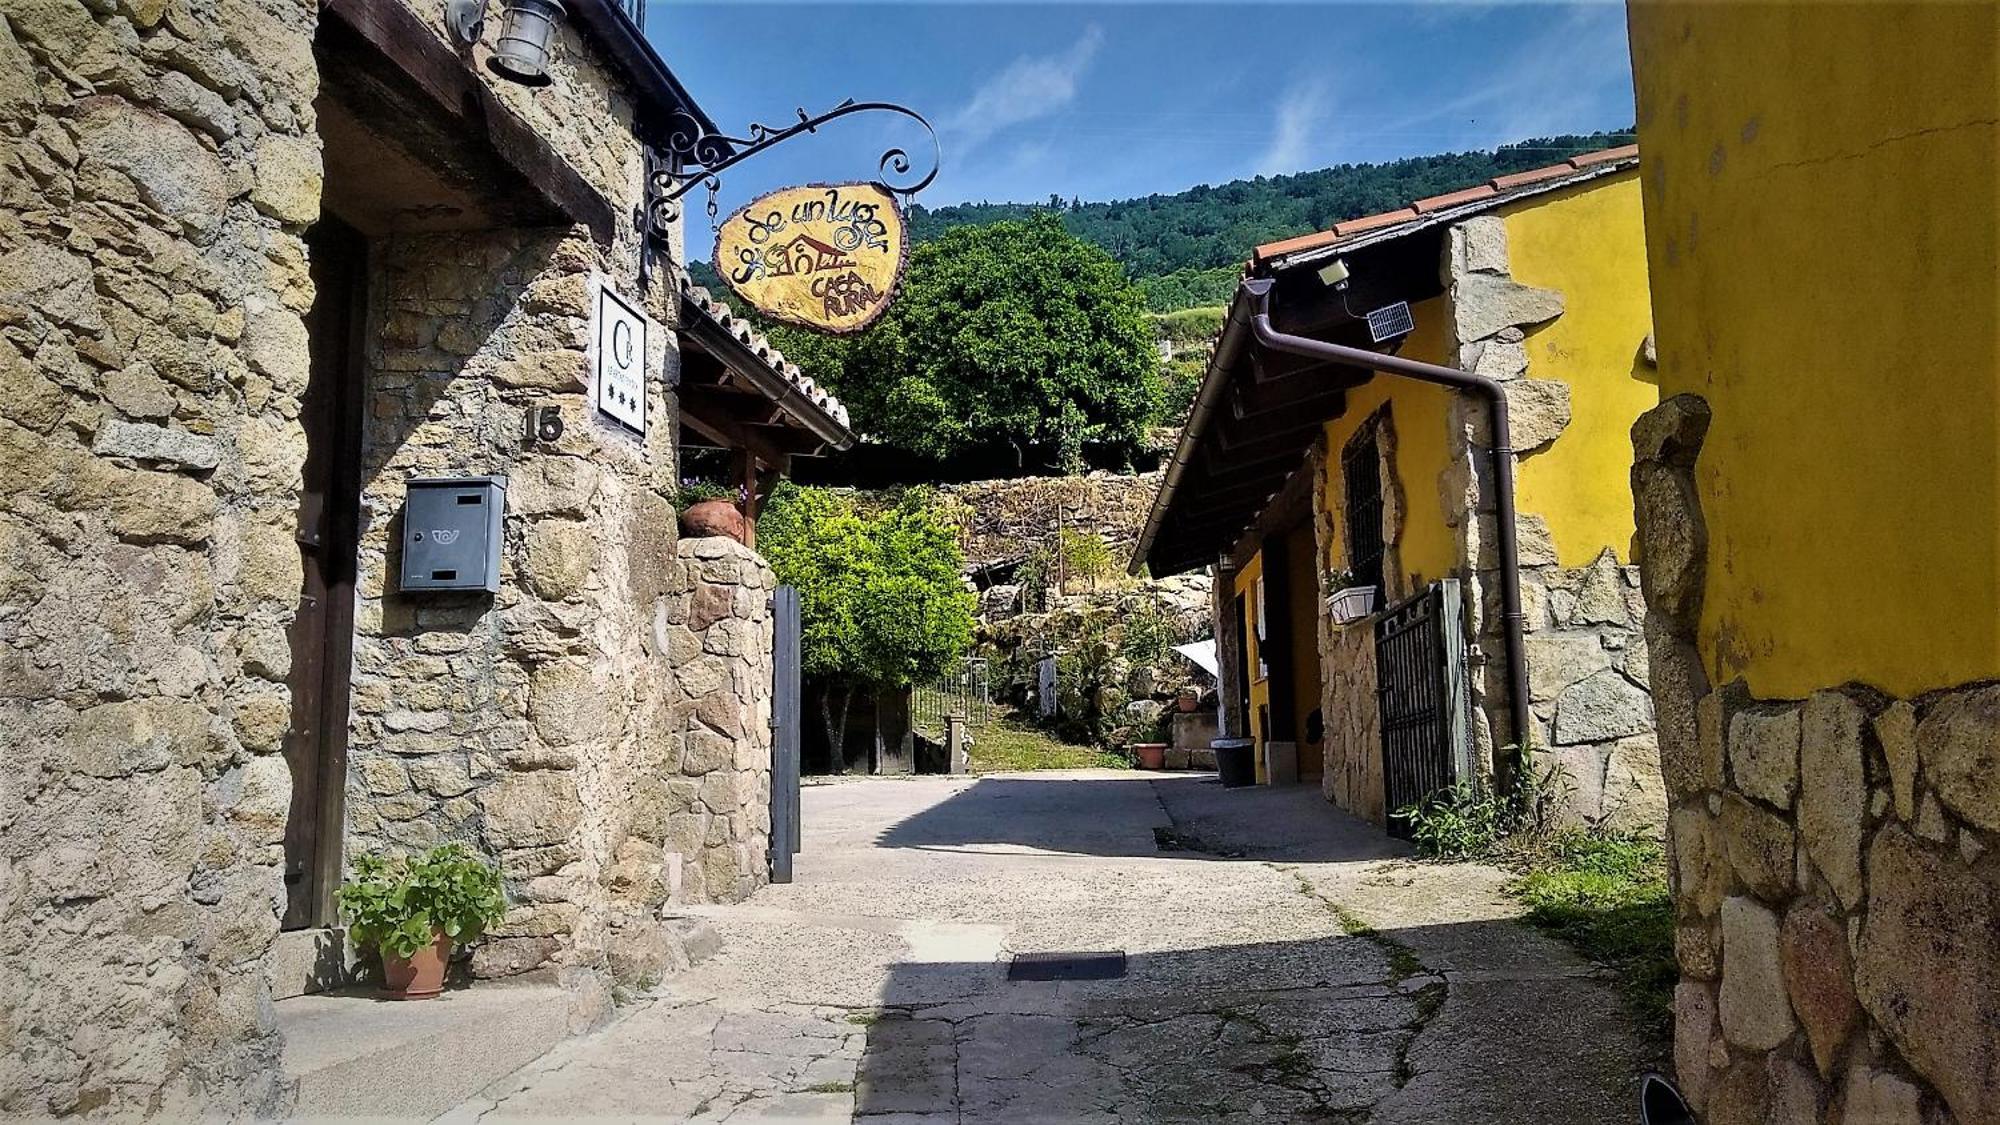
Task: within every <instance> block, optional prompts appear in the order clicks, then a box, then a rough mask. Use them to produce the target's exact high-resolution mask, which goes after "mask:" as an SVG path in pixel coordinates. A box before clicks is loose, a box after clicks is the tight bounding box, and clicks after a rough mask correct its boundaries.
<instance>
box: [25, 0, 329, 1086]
mask: <svg viewBox="0 0 2000 1125" xmlns="http://www.w3.org/2000/svg"><path fill="white" fill-rule="evenodd" d="M312 23H313V6H312V5H310V4H305V3H300V2H297V0H217V2H215V3H204V4H192V5H168V4H164V3H157V2H144V0H141V2H137V3H122V4H112V3H101V4H97V3H93V4H80V3H75V2H73V0H19V2H10V3H8V4H7V5H5V11H4V13H0V393H4V398H5V400H6V402H7V408H6V410H5V412H4V417H0V962H4V964H5V965H6V966H7V969H6V971H5V972H0V1013H4V1014H0V1044H4V1046H0V1114H25V1115H30V1116H41V1115H47V1114H67V1113H77V1112H83V1111H89V1110H98V1111H102V1112H122V1113H133V1112H148V1111H151V1112H160V1113H167V1114H172V1115H176V1116H184V1115H192V1113H193V1112H194V1111H195V1109H196V1108H197V1107H198V1106H199V1105H201V1104H203V1103H204V1102H208V1101H220V1102H225V1103H227V1104H231V1105H236V1106H242V1107H247V1108H250V1109H253V1110H262V1111H267V1112H268V1111H272V1110H274V1109H276V1108H277V1107H278V1105H279V1097H280V1091H279V1088H278V1083H277V1080H276V1060H277V1053H278V1048H279V1044H278V1041H277V1038H276V1035H275V1034H274V1032H273V1028H272V1016H271V1008H270V1004H269V994H268V991H267V988H266V985H265V980H264V971H263V966H262V963H261V958H262V956H263V954H264V952H265V950H266V949H267V948H268V946H269V944H270V942H271V939H272V935H273V934H275V933H276V931H277V928H278V915H279V909H280V907H281V905H282V902H283V886H282V883H281V881H280V865H281V862H282V855H283V851H282V844H281V841H282V838H283V829H284V817H285V811H286V808H287V804H288V801H289V797H290V782H289V777H288V773H287V770H286V767H285V764H284V761H283V760H282V758H280V757H279V756H278V750H279V744H280V741H281V739H282V738H283V735H284V732H285V728H286V725H287V721H288V718H289V700H288V695H287V693H286V691H285V688H284V686H283V681H284V680H285V678H286V676H287V674H288V672H289V664H290V656H289V647H288V644H287V640H286V632H285V630H286V627H287V624H288V623H289V621H290V619H291V614H292V607H293V605H294V604H295V603H296V600H297V597H298V591H299V581H300V573H299V554H298V548H297V547H296V545H295V544H294V543H293V541H292V534H293V529H294V527H295V523H296V521H295V517H294V512H295V509H296V507H297V500H298V497H297V488H298V482H299V480H300V466H301V463H302V460H303V455H304V444H303V440H302V438H301V436H300V433H299V431H298V427H297V425H296V423H295V421H294V420H295V419H296V418H297V416H298V411H299V394H300V391H301V390H302V388H303V387H304V386H305V383H306V376H307V359H306V353H305V346H304V343H305V332H304V327H303V324H302V322H301V319H300V317H301V314H302V313H303V312H304V311H305V309H306V307H307V305H308V304H309V303H310V301H311V299H312V290H311V285H310V282H309V280H308V277H307V272H306V260H305V254H304V249H303V245H302V242H301V238H300V234H301V232H302V230H303V226H304V224H305V223H307V222H310V221H311V220H312V219H314V218H315V217H317V215H318V168H317V161H316V159H315V154H316V149H315V140H314V137H313V133H312V121H313V110H312V100H313V96H314V93H315V90H316V87H317V82H316V78H315V74H314V69H313V60H312V53H311V30H312Z"/></svg>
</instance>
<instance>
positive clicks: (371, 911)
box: [338, 844, 507, 957]
mask: <svg viewBox="0 0 2000 1125" xmlns="http://www.w3.org/2000/svg"><path fill="white" fill-rule="evenodd" d="M338 897H339V899H340V913H341V916H342V917H343V918H345V919H346V920H347V926H348V932H349V934H351V935H352V936H353V938H354V943H355V944H356V945H359V946H362V947H364V948H371V947H372V948H375V949H379V950H381V951H382V952H383V953H384V954H386V955H391V956H396V957H408V956H410V955H411V954H413V953H415V952H416V951H417V950H419V949H422V948H423V947H424V946H427V945H429V944H430V943H431V942H432V941H433V940H434V938H435V934H436V932H437V931H439V930H442V931H444V933H445V936H447V937H449V938H451V939H452V940H453V941H454V942H457V943H460V944H464V943H465V942H469V941H471V940H473V939H474V938H476V937H478V936H479V935H480V934H483V933H485V932H486V929H487V927H489V926H491V925H493V924H494V923H496V922H498V921H500V919H501V918H502V917H503V916H504V915H505V914H506V913H507V896H506V895H505V894H504V893H502V891H501V889H500V869H499V868H498V867H496V866H494V865H491V864H488V863H486V862H484V861H482V860H481V859H479V857H477V856H475V855H473V854H472V853H471V852H470V851H468V850H466V847H465V845H463V844H442V845H439V846H438V847H435V848H432V849H431V850H430V851H428V852H426V853H424V854H423V855H422V856H420V857H416V858H411V857H408V856H393V857H389V856H381V855H361V856H356V857H355V859H354V873H353V874H352V875H350V876H349V877H348V879H347V881H346V882H344V883H342V884H341V886H340V891H339V896H338Z"/></svg>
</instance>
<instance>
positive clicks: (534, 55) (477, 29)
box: [444, 0, 569, 86]
mask: <svg viewBox="0 0 2000 1125" xmlns="http://www.w3.org/2000/svg"><path fill="white" fill-rule="evenodd" d="M568 14H569V12H568V10H567V9H565V8H564V7H563V6H562V0H502V3H501V6H500V37H499V39H497V40H495V41H494V44H493V54H492V55H491V56H490V57H488V58H487V60H486V67H487V69H488V70H491V71H492V72H493V73H495V74H497V75H499V76H500V77H502V78H505V79H507V80H508V81H509V82H519V83H520V84H521V85H523V86H546V85H548V84H549V83H550V82H551V81H553V79H551V78H550V77H549V45H550V44H551V43H552V42H553V41H554V40H555V36H556V25H557V24H560V23H561V22H562V21H563V18H564V17H565V16H567V15H568ZM444 15H445V26H447V27H449V28H450V29H451V33H452V36H453V37H454V38H456V39H457V40H458V41H459V43H460V45H462V46H466V47H470V46H472V45H473V44H474V43H477V42H479V36H480V33H481V31H482V29H483V28H484V27H485V25H486V0H447V3H446V4H445V9H444Z"/></svg>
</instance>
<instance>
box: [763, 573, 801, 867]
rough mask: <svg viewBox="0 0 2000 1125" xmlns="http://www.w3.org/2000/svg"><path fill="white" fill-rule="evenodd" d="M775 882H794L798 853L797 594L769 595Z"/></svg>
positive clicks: (780, 589)
mask: <svg viewBox="0 0 2000 1125" xmlns="http://www.w3.org/2000/svg"><path fill="white" fill-rule="evenodd" d="M771 617H772V628H773V629H774V631H775V635H774V636H773V638H772V645H771V678H772V682H771V881H772V882H773V883H789V882H791V881H792V857H793V856H794V855H797V854H798V850H799V722H800V716H801V715H802V713H803V711H804V708H803V707H802V706H801V705H800V683H799V592H798V590H797V589H795V588H793V587H791V586H780V587H778V589H777V591H776V592H775V593H773V594H772V595H771Z"/></svg>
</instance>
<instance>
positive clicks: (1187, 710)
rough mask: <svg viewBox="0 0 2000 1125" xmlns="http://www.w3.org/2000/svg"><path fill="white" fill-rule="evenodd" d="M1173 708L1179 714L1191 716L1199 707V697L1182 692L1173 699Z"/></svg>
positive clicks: (1193, 693) (1194, 693)
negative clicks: (1177, 709) (1176, 708)
mask: <svg viewBox="0 0 2000 1125" xmlns="http://www.w3.org/2000/svg"><path fill="white" fill-rule="evenodd" d="M1174 706H1175V707H1178V708H1179V709H1180V712H1181V714H1183V715H1192V714H1194V710H1195V708H1197V707H1199V706H1201V695H1200V694H1199V693H1197V692H1192V691H1184V692H1182V693H1180V694H1179V695H1178V696H1175V697H1174Z"/></svg>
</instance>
